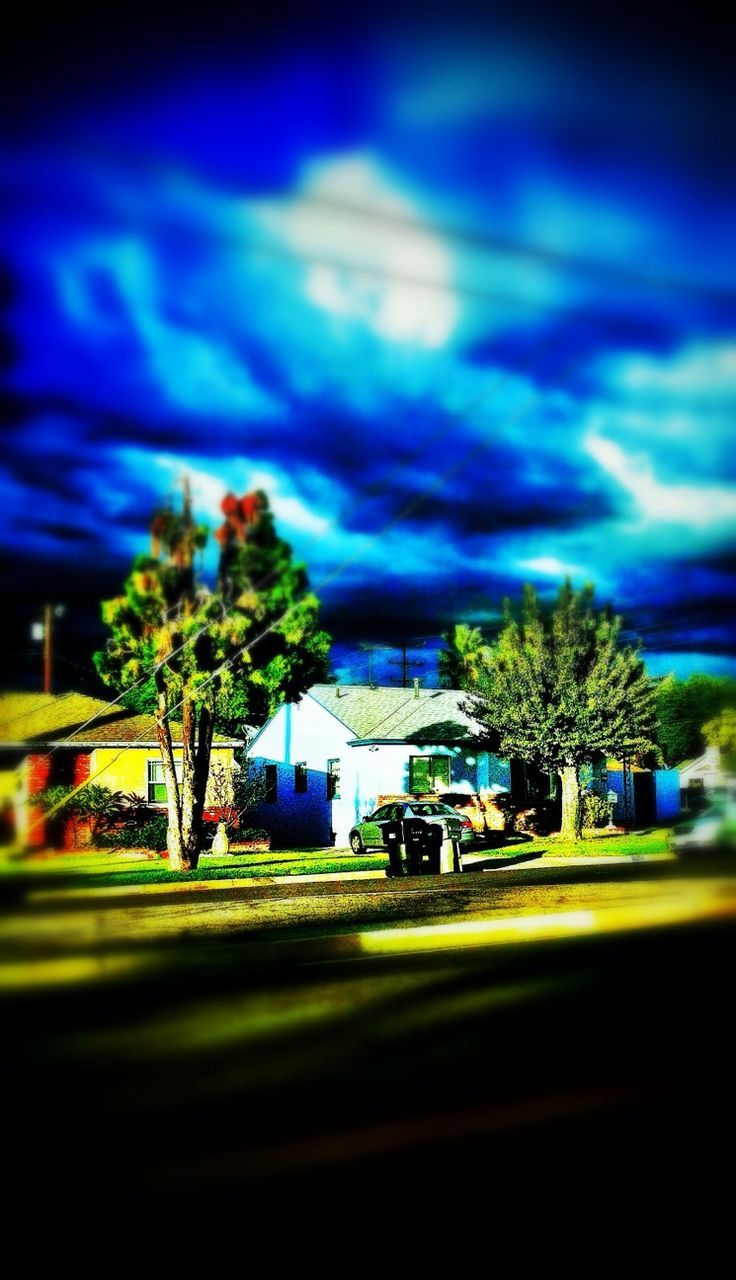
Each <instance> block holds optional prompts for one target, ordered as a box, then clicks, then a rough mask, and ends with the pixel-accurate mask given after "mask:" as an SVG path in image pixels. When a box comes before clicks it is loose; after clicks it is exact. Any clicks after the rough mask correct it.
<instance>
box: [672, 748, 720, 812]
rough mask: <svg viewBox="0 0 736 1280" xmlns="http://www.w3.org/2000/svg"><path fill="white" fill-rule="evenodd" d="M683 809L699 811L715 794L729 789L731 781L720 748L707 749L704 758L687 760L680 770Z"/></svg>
mask: <svg viewBox="0 0 736 1280" xmlns="http://www.w3.org/2000/svg"><path fill="white" fill-rule="evenodd" d="M678 772H679V775H680V795H681V797H682V807H683V809H697V808H698V807H699V806H700V805H702V803H703V801H704V800H706V799H711V798H712V796H713V795H714V793H716V792H720V791H723V790H725V789H727V788H728V786H729V782H731V783H732V779H729V777H728V775H727V773H726V771H725V769H724V767H723V762H722V760H721V753H720V751H719V749H718V747H706V749H705V751H704V752H703V754H702V756H698V757H697V759H695V760H687V761H685V763H684V764H681V765H680V766H679V768H678Z"/></svg>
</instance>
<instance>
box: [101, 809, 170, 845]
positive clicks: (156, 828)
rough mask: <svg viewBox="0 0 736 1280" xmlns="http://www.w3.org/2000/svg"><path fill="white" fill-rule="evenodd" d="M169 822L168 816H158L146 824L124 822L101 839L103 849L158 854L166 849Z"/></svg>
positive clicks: (136, 821)
mask: <svg viewBox="0 0 736 1280" xmlns="http://www.w3.org/2000/svg"><path fill="white" fill-rule="evenodd" d="M168 825H169V822H168V818H167V816H166V814H165V813H164V814H157V815H156V817H154V818H148V820H147V821H146V822H141V821H138V820H134V821H129V820H126V821H124V822H123V823H122V824H121V825H120V826H119V827H118V828H117V829H116V830H115V831H110V832H107V834H105V835H103V836H101V837H100V840H99V844H100V847H101V848H103V849H132V848H138V847H140V848H144V849H154V850H155V851H156V852H157V853H159V852H160V851H161V850H163V849H165V848H166V831H167V828H168Z"/></svg>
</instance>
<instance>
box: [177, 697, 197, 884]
mask: <svg viewBox="0 0 736 1280" xmlns="http://www.w3.org/2000/svg"><path fill="white" fill-rule="evenodd" d="M196 725H197V714H196V711H195V708H194V706H193V704H192V701H191V699H189V700H187V701H186V702H185V703H184V706H183V708H182V767H181V844H182V853H183V856H184V861H185V864H186V865H185V868H184V869H185V870H186V871H194V870H196V867H197V863H198V862H199V840H200V831H201V822H199V823H198V822H197V821H196V814H195V804H194V733H195V729H196Z"/></svg>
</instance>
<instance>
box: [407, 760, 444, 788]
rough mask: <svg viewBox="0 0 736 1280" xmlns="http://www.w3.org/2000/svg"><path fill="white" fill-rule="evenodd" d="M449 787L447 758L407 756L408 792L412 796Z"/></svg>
mask: <svg viewBox="0 0 736 1280" xmlns="http://www.w3.org/2000/svg"><path fill="white" fill-rule="evenodd" d="M449 785H450V757H449V756H409V790H410V791H411V792H412V793H413V794H417V793H421V792H425V791H436V790H437V787H438V786H443V787H449Z"/></svg>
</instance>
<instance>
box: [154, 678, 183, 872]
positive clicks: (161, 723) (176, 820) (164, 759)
mask: <svg viewBox="0 0 736 1280" xmlns="http://www.w3.org/2000/svg"><path fill="white" fill-rule="evenodd" d="M167 712H168V706H167V698H166V693H165V691H164V690H159V695H158V709H157V712H156V736H157V737H158V745H159V750H160V752H161V763H162V764H163V768H164V779H165V781H166V795H167V799H168V802H169V814H168V827H167V830H166V851H167V853H168V855H169V868H170V870H171V871H189V869H190V868H189V864H188V861H187V857H186V853H185V850H184V843H183V841H182V829H181V799H180V796H179V783H178V782H177V780H176V769H175V768H174V748H173V745H172V742H171V730H170V728H169V721H168V719H167Z"/></svg>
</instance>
